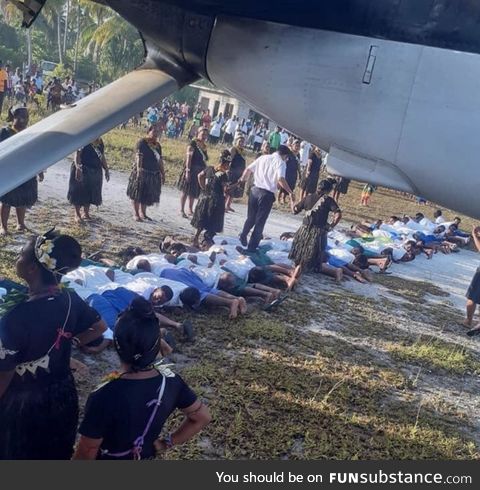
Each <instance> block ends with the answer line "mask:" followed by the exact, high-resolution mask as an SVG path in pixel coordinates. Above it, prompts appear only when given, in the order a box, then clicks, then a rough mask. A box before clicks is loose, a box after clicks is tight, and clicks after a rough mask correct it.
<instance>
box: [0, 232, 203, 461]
mask: <svg viewBox="0 0 480 490" xmlns="http://www.w3.org/2000/svg"><path fill="white" fill-rule="evenodd" d="M80 262H81V247H80V245H79V244H78V242H77V241H76V240H75V239H73V238H72V237H69V236H65V235H54V234H53V233H48V234H46V235H45V236H42V237H39V238H36V239H33V240H32V241H30V242H29V243H28V244H27V245H26V246H25V247H24V248H23V250H22V252H21V254H20V257H19V259H18V260H17V264H16V273H17V275H18V276H19V277H20V278H22V279H23V280H24V281H25V282H26V283H27V285H28V287H27V288H26V289H24V288H23V287H22V286H21V285H17V284H15V283H11V282H7V281H4V282H3V283H2V287H5V288H9V289H12V293H11V294H9V295H7V296H6V298H5V302H4V303H3V304H2V305H1V312H0V314H1V318H0V459H2V460H4V459H7V460H14V459H54V460H59V459H70V458H71V457H72V455H73V457H74V458H76V459H95V458H99V459H140V458H151V457H154V456H155V453H156V452H157V451H161V452H163V451H165V450H168V449H169V448H171V447H172V446H174V445H177V444H182V443H184V442H186V441H187V440H189V439H191V438H192V437H193V436H194V435H195V434H197V433H198V432H199V431H200V430H201V429H202V428H203V427H204V426H205V425H206V424H208V423H209V421H210V415H209V412H208V409H207V408H206V407H205V405H204V404H203V403H202V402H201V401H200V400H199V399H198V398H197V397H196V395H195V393H194V392H193V391H192V390H191V389H190V388H189V387H188V385H187V384H186V383H185V382H184V381H183V380H182V378H181V377H180V376H178V375H175V374H174V373H173V372H172V371H171V370H169V369H167V368H166V367H165V366H162V365H158V364H157V361H156V360H157V356H158V355H159V354H160V352H161V339H160V329H159V325H158V319H157V317H156V315H155V313H154V311H153V308H152V306H151V304H150V303H149V302H148V301H146V300H145V299H143V298H141V297H135V298H134V299H133V301H132V303H131V304H130V305H128V308H126V309H125V310H124V311H122V312H121V313H120V315H119V317H118V320H117V321H116V325H115V329H114V330H115V334H114V346H115V349H116V351H117V354H118V356H119V360H120V366H121V367H120V371H119V372H118V373H116V374H115V375H114V376H110V377H109V379H108V382H106V383H105V384H103V385H101V386H99V387H98V388H97V389H96V390H94V392H93V393H92V394H91V395H90V396H89V399H88V401H87V404H86V407H85V410H84V417H83V421H82V423H81V425H80V428H79V429H78V430H79V433H80V438H79V442H78V445H77V448H76V450H75V454H74V444H75V439H76V434H77V426H78V419H79V403H78V396H77V391H76V385H75V380H74V378H73V376H72V371H71V367H70V366H71V353H72V347H73V346H75V345H77V346H82V345H88V344H89V343H90V342H92V341H94V340H96V339H97V338H98V337H99V336H100V335H101V334H102V333H103V332H104V331H105V330H106V328H107V326H106V325H105V322H104V321H103V320H102V319H101V317H100V315H99V313H98V312H97V311H96V310H95V309H94V308H92V307H90V306H89V305H87V303H86V302H85V301H83V300H82V299H81V298H80V297H79V296H78V295H77V294H76V293H75V292H74V291H71V290H70V289H69V288H65V287H60V285H59V280H60V278H61V277H62V275H64V274H66V273H69V272H71V271H72V270H74V269H75V268H76V267H77V266H78V265H79V264H80ZM116 274H118V275H119V276H120V275H121V274H120V272H118V271H116ZM105 374H107V373H105ZM176 409H179V410H181V411H182V412H183V414H184V419H183V420H182V422H181V423H180V424H179V425H178V426H177V428H176V429H175V430H174V431H173V432H172V433H170V434H168V435H165V436H161V434H162V428H163V426H164V424H165V422H166V420H167V419H168V417H169V416H170V415H171V414H172V413H173V412H174V411H175V410H176Z"/></svg>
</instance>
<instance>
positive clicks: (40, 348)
mask: <svg viewBox="0 0 480 490" xmlns="http://www.w3.org/2000/svg"><path fill="white" fill-rule="evenodd" d="M81 253H82V250H81V248H80V245H79V244H78V242H77V241H76V240H75V239H74V238H72V237H70V236H67V235H55V234H53V233H52V232H49V233H47V234H46V235H44V236H41V237H37V238H33V239H32V240H31V241H30V242H29V243H28V244H27V245H26V246H25V247H24V248H23V250H22V252H21V254H20V257H19V259H18V260H17V275H18V276H19V277H21V278H22V279H24V280H25V281H26V282H27V284H28V286H29V289H28V293H19V292H17V293H15V294H14V293H12V294H11V295H10V297H9V296H7V297H6V300H5V304H4V305H3V308H2V312H1V314H3V316H2V318H1V320H0V460H4V459H10V460H14V459H54V460H58V459H70V458H71V456H72V453H73V445H74V442H75V434H76V429H77V421H78V397H77V391H76V389H75V381H74V379H73V376H72V373H71V371H70V356H71V350H72V343H74V342H76V343H77V344H87V343H89V342H91V341H93V340H95V339H96V338H98V337H100V336H101V334H102V332H103V331H104V330H105V324H104V323H103V321H102V320H101V319H100V317H99V315H98V313H97V312H96V311H95V310H93V309H92V308H90V307H89V306H88V305H87V304H86V303H85V302H84V301H83V300H82V299H81V298H80V297H79V296H78V295H77V294H76V293H75V292H73V291H69V290H66V289H61V288H60V287H59V286H58V284H59V280H60V276H61V275H62V274H65V273H67V272H69V271H70V270H72V269H75V268H76V267H78V265H79V264H80V262H81Z"/></svg>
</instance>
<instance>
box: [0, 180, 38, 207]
mask: <svg viewBox="0 0 480 490" xmlns="http://www.w3.org/2000/svg"><path fill="white" fill-rule="evenodd" d="M37 200H38V182H37V177H33V179H30V180H27V182H25V183H24V184H22V185H19V186H18V187H16V188H15V189H13V190H11V191H10V192H7V194H4V195H3V196H1V197H0V202H2V203H3V204H6V205H7V206H12V207H14V208H22V207H25V208H31V207H32V206H33V205H34V204H35V203H36V202H37Z"/></svg>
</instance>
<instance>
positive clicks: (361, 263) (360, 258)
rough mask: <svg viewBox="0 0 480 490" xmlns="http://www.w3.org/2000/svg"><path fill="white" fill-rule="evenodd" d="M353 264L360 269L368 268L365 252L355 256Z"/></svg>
mask: <svg viewBox="0 0 480 490" xmlns="http://www.w3.org/2000/svg"><path fill="white" fill-rule="evenodd" d="M353 265H356V266H357V267H359V268H360V269H362V270H367V269H368V268H369V263H368V257H367V256H366V255H365V254H363V253H362V254H360V255H357V256H356V257H355V260H354V261H353Z"/></svg>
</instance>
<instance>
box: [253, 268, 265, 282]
mask: <svg viewBox="0 0 480 490" xmlns="http://www.w3.org/2000/svg"><path fill="white" fill-rule="evenodd" d="M266 279H267V273H266V272H265V269H262V268H261V267H254V268H253V269H250V272H249V273H248V282H258V283H260V284H261V283H262V282H264V281H266Z"/></svg>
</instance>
